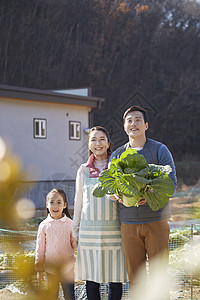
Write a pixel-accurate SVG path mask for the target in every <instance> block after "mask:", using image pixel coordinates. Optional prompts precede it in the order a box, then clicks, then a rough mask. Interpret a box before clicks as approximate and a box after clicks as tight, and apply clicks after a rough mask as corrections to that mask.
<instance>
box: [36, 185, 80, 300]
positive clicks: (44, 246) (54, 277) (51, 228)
mask: <svg viewBox="0 0 200 300" xmlns="http://www.w3.org/2000/svg"><path fill="white" fill-rule="evenodd" d="M46 207H47V218H46V219H45V220H44V221H42V222H41V223H40V225H39V228H38V234H37V241H36V258H35V269H36V271H37V278H38V281H39V282H41V279H42V277H43V271H45V272H46V279H47V283H48V290H49V292H50V295H51V297H52V299H57V298H58V293H59V282H61V285H62V288H63V292H64V297H65V299H74V283H73V282H74V263H75V256H74V251H75V248H76V241H75V239H74V238H73V236H72V220H71V217H70V215H69V211H68V208H67V198H66V194H65V192H64V191H63V190H61V189H55V188H54V189H53V190H51V191H50V192H49V193H48V194H47V197H46Z"/></svg>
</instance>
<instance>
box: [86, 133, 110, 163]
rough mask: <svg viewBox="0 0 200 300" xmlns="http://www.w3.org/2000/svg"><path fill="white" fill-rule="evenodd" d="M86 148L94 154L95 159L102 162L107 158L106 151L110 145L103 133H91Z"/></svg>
mask: <svg viewBox="0 0 200 300" xmlns="http://www.w3.org/2000/svg"><path fill="white" fill-rule="evenodd" d="M88 146H89V149H90V150H91V151H92V152H93V153H94V155H95V158H96V159H98V160H104V159H106V158H107V149H108V148H109V146H110V143H109V142H108V138H107V136H106V135H105V133H104V132H103V131H99V130H94V131H92V132H91V133H90V136H89V142H88Z"/></svg>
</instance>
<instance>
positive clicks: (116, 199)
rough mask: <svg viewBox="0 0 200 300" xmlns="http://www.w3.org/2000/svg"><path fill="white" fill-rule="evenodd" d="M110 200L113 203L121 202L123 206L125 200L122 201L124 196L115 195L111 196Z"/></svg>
mask: <svg viewBox="0 0 200 300" xmlns="http://www.w3.org/2000/svg"><path fill="white" fill-rule="evenodd" d="M109 198H110V199H111V200H112V201H119V203H122V204H123V200H122V196H121V195H117V194H113V195H109Z"/></svg>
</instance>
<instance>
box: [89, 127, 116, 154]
mask: <svg viewBox="0 0 200 300" xmlns="http://www.w3.org/2000/svg"><path fill="white" fill-rule="evenodd" d="M93 131H102V132H103V133H104V134H105V135H106V137H107V139H108V143H109V148H108V149H107V153H112V142H111V140H110V135H109V133H108V131H107V129H106V128H104V127H102V126H94V127H92V128H90V130H89V133H88V141H89V139H90V135H91V133H92V132H93ZM91 154H92V151H91V150H90V149H89V156H90V155H91Z"/></svg>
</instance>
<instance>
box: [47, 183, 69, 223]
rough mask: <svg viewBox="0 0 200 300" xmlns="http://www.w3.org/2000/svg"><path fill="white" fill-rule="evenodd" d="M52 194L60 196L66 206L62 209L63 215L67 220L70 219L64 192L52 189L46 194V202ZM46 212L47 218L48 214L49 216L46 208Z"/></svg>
mask: <svg viewBox="0 0 200 300" xmlns="http://www.w3.org/2000/svg"><path fill="white" fill-rule="evenodd" d="M52 194H59V195H60V196H62V198H63V201H64V203H65V204H66V205H67V206H66V207H65V208H64V209H63V213H64V214H65V215H66V216H67V217H68V218H70V219H72V218H71V216H70V214H69V210H68V202H67V196H66V194H65V192H64V191H63V190H62V189H57V188H54V189H52V190H51V191H50V192H49V193H48V194H47V196H46V200H47V201H48V200H49V197H50V195H52ZM46 212H47V216H48V214H49V210H48V208H46Z"/></svg>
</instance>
